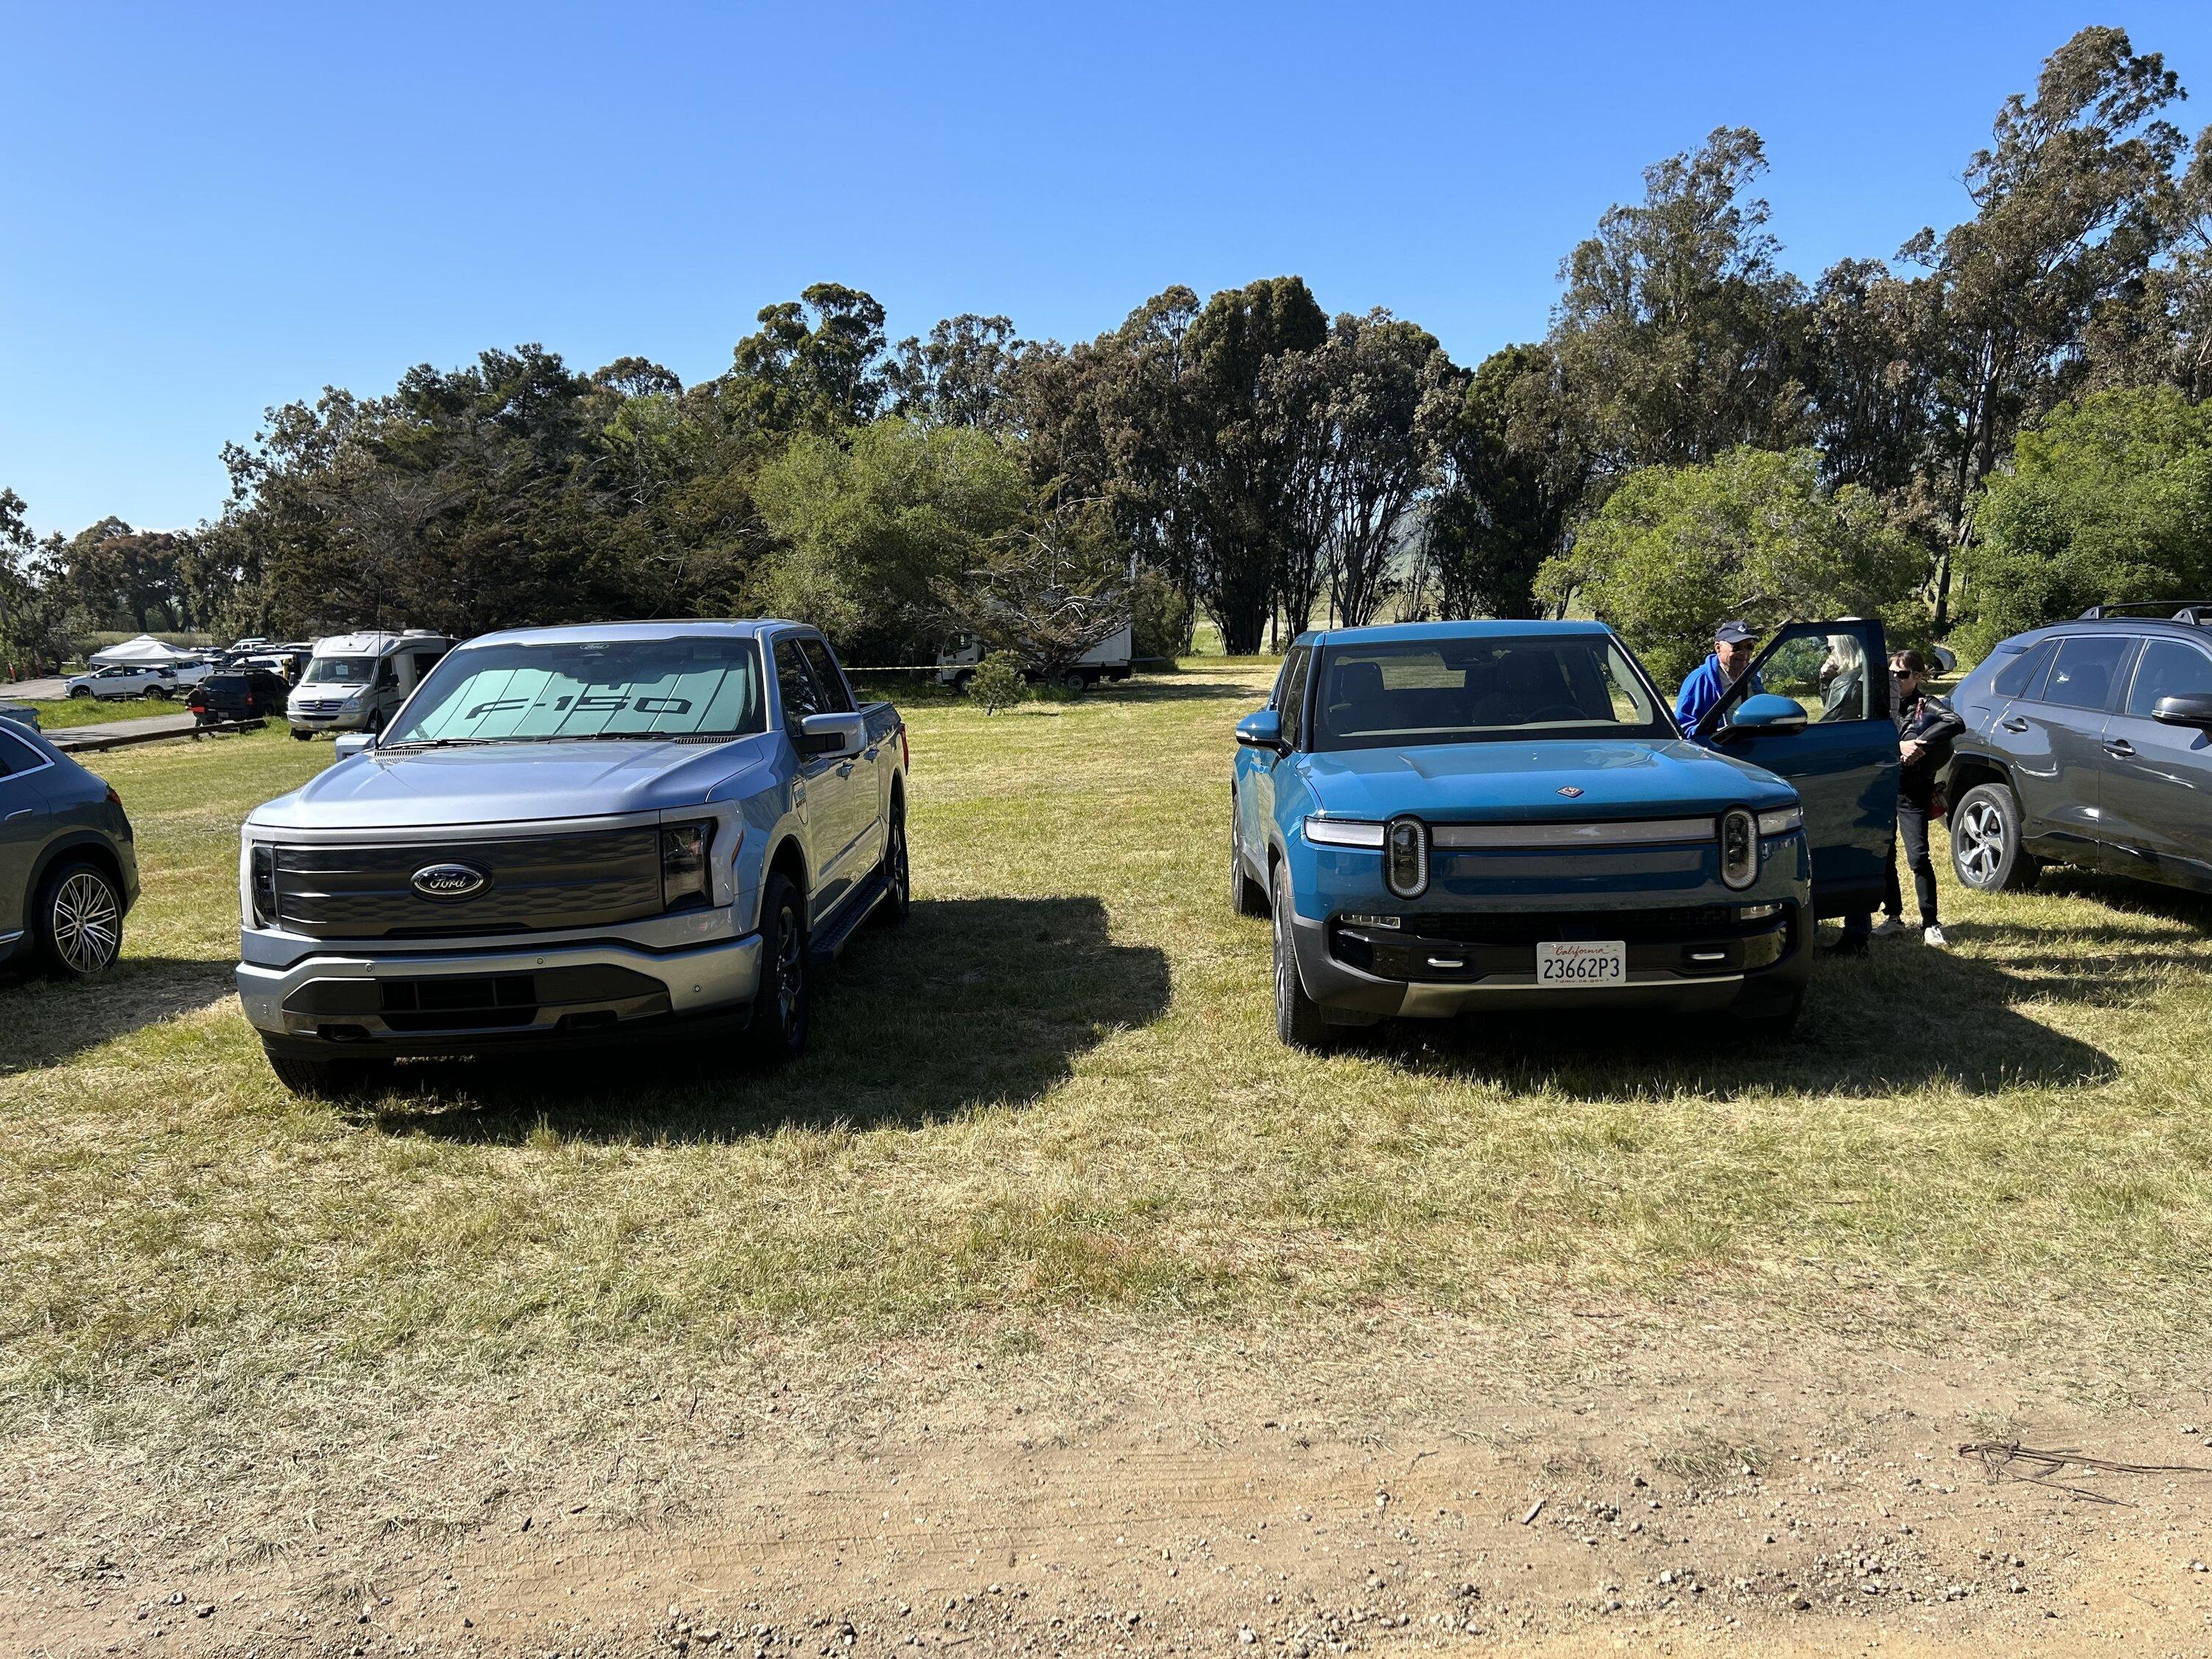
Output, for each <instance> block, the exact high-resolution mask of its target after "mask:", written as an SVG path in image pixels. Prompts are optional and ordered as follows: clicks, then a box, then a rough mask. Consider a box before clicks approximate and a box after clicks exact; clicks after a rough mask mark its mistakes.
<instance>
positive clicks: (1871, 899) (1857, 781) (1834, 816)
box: [1691, 619, 1898, 916]
mask: <svg viewBox="0 0 2212 1659" xmlns="http://www.w3.org/2000/svg"><path fill="white" fill-rule="evenodd" d="M1762 691H1764V692H1768V693H1771V694H1772V695H1774V696H1781V697H1787V698H1789V699H1790V701H1791V702H1796V704H1798V706H1799V707H1801V708H1803V709H1804V711H1805V725H1804V726H1803V728H1802V730H1796V731H1788V730H1784V731H1760V732H1753V731H1751V730H1748V729H1742V730H1734V731H1732V730H1731V729H1730V726H1729V720H1730V719H1731V718H1732V716H1733V714H1734V711H1735V709H1736V708H1738V707H1739V706H1740V705H1741V703H1742V702H1743V700H1744V699H1745V698H1746V697H1747V696H1755V695H1757V694H1759V692H1762ZM1691 735H1692V736H1693V737H1695V738H1697V739H1698V741H1699V742H1700V743H1705V744H1711V745H1712V746H1713V747H1715V748H1717V749H1719V750H1722V751H1723V753H1726V754H1729V755H1733V756H1735V757H1736V758H1737V759H1738V760H1746V761H1749V762H1750V763H1752V764H1753V766H1760V767H1764V768H1765V769H1766V770H1768V771H1770V772H1771V773H1773V774H1774V775H1776V776H1778V777H1781V778H1786V779H1787V780H1788V781H1790V783H1791V784H1792V785H1794V786H1795V787H1796V791H1797V795H1798V799H1800V800H1802V802H1803V803H1804V805H1805V836H1806V840H1807V842H1808V844H1809V845H1810V847H1811V848H1812V851H1813V909H1814V914H1815V915H1822V916H1842V915H1863V914H1865V913H1868V912H1869V911H1872V910H1874V909H1875V908H1878V907H1879V906H1880V905H1881V900H1882V896H1883V893H1884V891H1885V890H1887V886H1888V876H1889V859H1890V846H1891V843H1892V842H1893V841H1894V840H1895V839H1896V836H1897V774H1898V759H1897V726H1896V724H1895V722H1894V720H1893V718H1892V716H1891V714H1890V696H1889V653H1888V650H1887V642H1886V641H1884V640H1883V638H1882V632H1881V623H1878V622H1874V621H1871V620H1868V619H1853V620H1848V621H1838V622H1811V623H1790V624H1789V625H1788V626H1787V627H1785V628H1783V629H1780V630H1778V632H1777V633H1776V634H1775V635H1774V637H1773V638H1772V639H1771V640H1770V641H1767V644H1766V647H1765V649H1764V650H1763V651H1761V652H1760V653H1759V655H1758V656H1757V657H1756V658H1754V659H1753V662H1752V665H1751V670H1750V671H1749V672H1748V673H1747V674H1746V675H1745V676H1744V677H1743V678H1741V679H1740V680H1738V681H1737V682H1736V683H1735V684H1734V685H1732V686H1730V687H1729V690H1728V695H1727V696H1723V698H1722V699H1721V700H1720V702H1717V703H1716V704H1715V705H1714V706H1713V707H1712V708H1711V709H1710V710H1708V711H1707V712H1706V714H1705V718H1704V719H1703V720H1700V721H1699V722H1698V729H1697V731H1696V732H1692V734H1691Z"/></svg>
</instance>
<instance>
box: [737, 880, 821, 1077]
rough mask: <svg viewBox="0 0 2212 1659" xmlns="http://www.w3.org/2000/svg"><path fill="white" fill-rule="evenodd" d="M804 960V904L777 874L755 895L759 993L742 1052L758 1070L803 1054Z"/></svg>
mask: <svg viewBox="0 0 2212 1659" xmlns="http://www.w3.org/2000/svg"><path fill="white" fill-rule="evenodd" d="M807 969H808V963H807V959H806V904H805V900H803V899H802V898H800V897H799V889H798V888H796V887H794V886H793V885H792V883H791V878H790V877H788V876H787V875H784V874H782V873H781V872H776V873H775V874H773V875H771V876H769V878H768V885H767V887H766V888H765V889H764V890H763V892H762V894H761V967H760V988H759V989H758V990H757V992H756V993H755V994H754V996H753V1018H752V1024H751V1026H750V1028H749V1029H748V1030H746V1032H745V1046H746V1048H747V1049H748V1050H749V1051H750V1056H751V1059H752V1060H753V1062H754V1063H755V1064H756V1065H759V1066H781V1065H782V1064H783V1063H784V1062H785V1061H786V1060H796V1059H798V1058H799V1055H801V1054H805V1052H806V1024H807V1014H808V1012H809V1007H810V1003H811V996H812V987H811V985H810V983H809V978H810V975H809V974H808V971H807Z"/></svg>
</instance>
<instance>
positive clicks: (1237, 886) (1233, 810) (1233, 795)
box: [1229, 789, 1267, 916]
mask: <svg viewBox="0 0 2212 1659" xmlns="http://www.w3.org/2000/svg"><path fill="white" fill-rule="evenodd" d="M1229 908H1231V909H1232V910H1234V911H1235V912H1236V913H1237V915H1240V916H1264V915H1267V889H1266V888H1264V887H1262V886H1261V885H1260V884H1259V883H1258V882H1256V881H1255V880H1253V879H1252V878H1251V876H1250V875H1249V873H1248V872H1246V870H1245V868H1244V855H1243V853H1242V852H1241V851H1240V850H1239V849H1238V848H1237V792H1236V791H1235V790H1234V789H1232V790H1231V791H1230V792H1229Z"/></svg>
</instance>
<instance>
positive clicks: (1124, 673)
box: [937, 627, 1134, 692]
mask: <svg viewBox="0 0 2212 1659" xmlns="http://www.w3.org/2000/svg"><path fill="white" fill-rule="evenodd" d="M1133 637H1134V636H1133V635H1131V633H1130V632H1129V630H1128V629H1127V628H1126V627H1124V628H1121V629H1116V630H1115V632H1114V633H1112V634H1109V635H1107V637H1106V638H1104V639H1103V640H1101V641H1099V642H1098V643H1097V645H1094V646H1092V647H1091V649H1090V650H1088V651H1086V652H1085V653H1083V655H1082V656H1080V657H1079V658H1077V659H1076V660H1075V662H1074V664H1073V666H1071V667H1070V668H1069V669H1068V670H1067V671H1066V673H1064V674H1063V675H1062V676H1061V677H1060V689H1061V690H1066V691H1074V692H1082V691H1087V690H1090V689H1091V687H1092V686H1094V685H1096V684H1098V682H1099V681H1101V680H1126V679H1127V678H1129V661H1130V656H1129V653H1130V651H1131V650H1132V648H1133V645H1132V641H1133ZM983 656H984V647H983V642H982V641H981V640H979V639H977V638H976V637H975V635H973V634H963V635H960V637H959V638H957V639H956V640H955V641H952V643H951V645H949V646H947V647H945V649H944V650H942V651H940V652H939V653H937V683H938V684H939V685H950V686H955V687H957V688H958V689H959V690H963V691H964V690H967V689H968V682H969V681H970V680H972V679H974V678H975V668H976V665H978V664H979V663H981V661H982V660H983ZM1023 678H1024V679H1036V678H1038V676H1037V675H1036V674H1032V673H1030V672H1028V671H1026V670H1025V671H1024V673H1023Z"/></svg>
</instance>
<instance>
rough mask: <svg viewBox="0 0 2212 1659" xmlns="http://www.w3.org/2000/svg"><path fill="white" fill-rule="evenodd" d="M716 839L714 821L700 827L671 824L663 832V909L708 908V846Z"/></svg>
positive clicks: (661, 836) (661, 873) (661, 857)
mask: <svg viewBox="0 0 2212 1659" xmlns="http://www.w3.org/2000/svg"><path fill="white" fill-rule="evenodd" d="M713 840H714V821H713V820H712V819H704V820H702V821H701V822H699V823H668V824H663V825H662V826H661V829H660V908H662V909H664V910H682V909H688V908H690V907H691V906H693V905H698V904H704V903H706V902H707V900H708V884H707V845H708V842H711V841H713Z"/></svg>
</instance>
